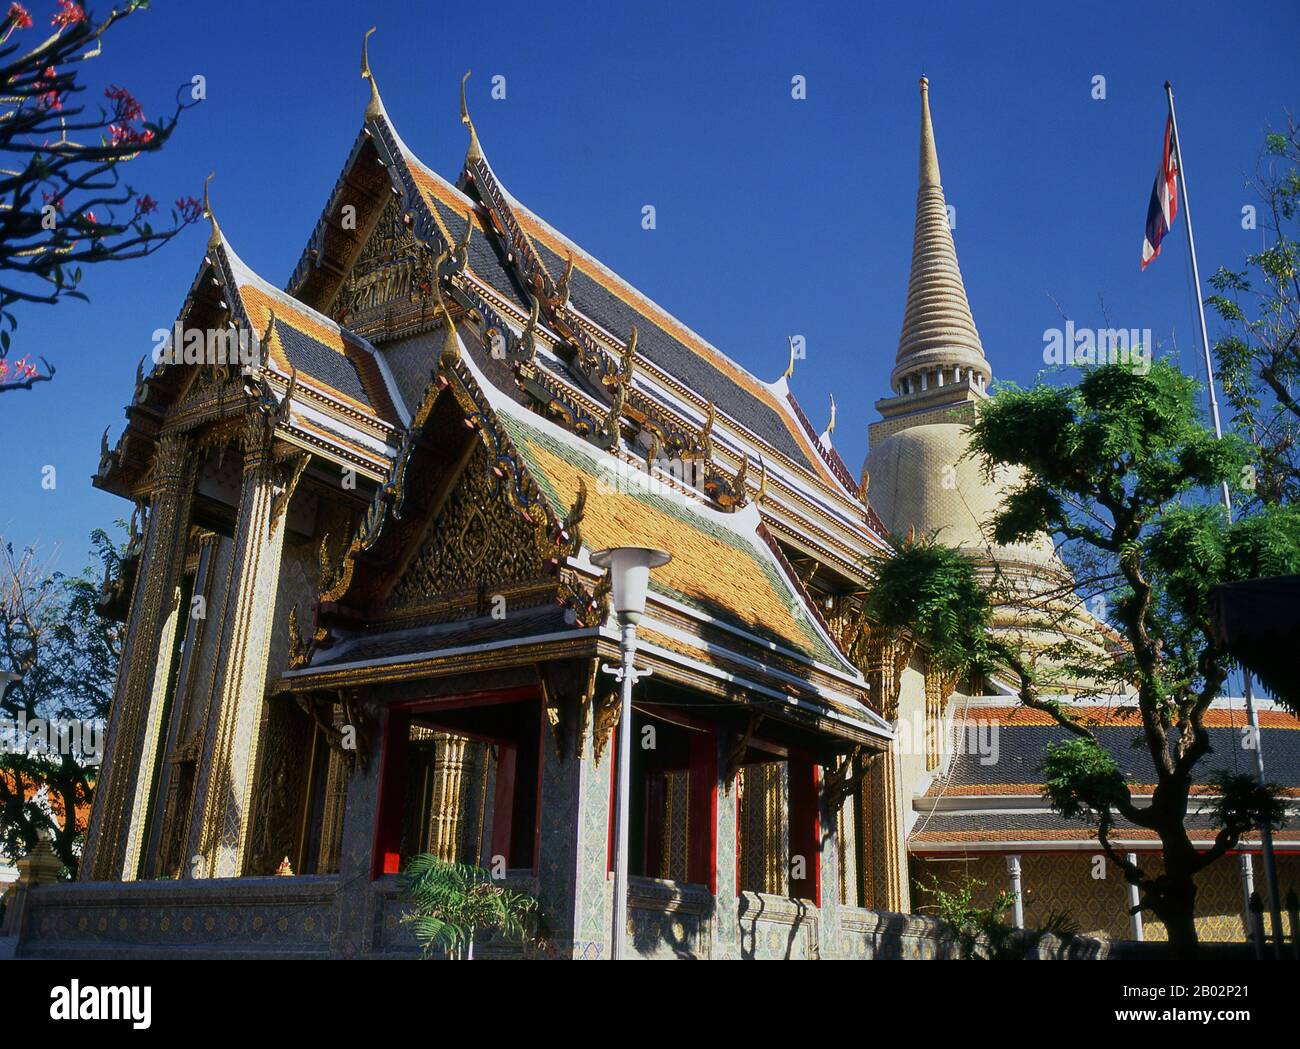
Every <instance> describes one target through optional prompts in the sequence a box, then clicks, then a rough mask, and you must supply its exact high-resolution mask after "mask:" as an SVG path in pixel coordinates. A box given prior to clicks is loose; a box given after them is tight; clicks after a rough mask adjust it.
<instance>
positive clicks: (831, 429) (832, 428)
mask: <svg viewBox="0 0 1300 1049" xmlns="http://www.w3.org/2000/svg"><path fill="white" fill-rule="evenodd" d="M834 432H835V394H831V421H830V422H828V423H827V424H826V436H827V437H829V436H830V435H831V434H833V433H834Z"/></svg>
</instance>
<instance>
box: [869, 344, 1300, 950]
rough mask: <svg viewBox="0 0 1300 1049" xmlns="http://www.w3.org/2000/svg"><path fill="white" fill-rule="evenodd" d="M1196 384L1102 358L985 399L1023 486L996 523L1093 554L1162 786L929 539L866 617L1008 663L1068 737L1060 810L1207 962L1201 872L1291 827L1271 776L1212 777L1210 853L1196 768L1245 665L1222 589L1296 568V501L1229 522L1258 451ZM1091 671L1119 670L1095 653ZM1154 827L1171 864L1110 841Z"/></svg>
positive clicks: (888, 579) (1054, 788) (989, 429)
mask: <svg viewBox="0 0 1300 1049" xmlns="http://www.w3.org/2000/svg"><path fill="white" fill-rule="evenodd" d="M1196 391H1197V384H1196V383H1195V382H1194V381H1193V380H1192V379H1190V378H1188V377H1187V376H1185V375H1183V374H1182V373H1181V372H1180V371H1179V370H1178V369H1177V368H1176V367H1174V365H1172V364H1171V363H1168V362H1166V361H1159V362H1156V363H1155V364H1154V365H1153V366H1152V367H1151V370H1150V372H1149V373H1148V374H1146V375H1137V374H1134V373H1133V372H1132V371H1131V370H1130V369H1129V368H1128V367H1126V366H1125V365H1122V364H1114V365H1103V366H1099V367H1097V368H1094V369H1091V370H1089V371H1087V372H1086V373H1085V374H1084V377H1083V378H1082V380H1081V381H1080V382H1079V383H1078V384H1076V385H1073V386H1063V387H1056V386H1048V385H1045V384H1039V385H1037V386H1034V387H1033V388H1031V389H1020V388H1018V387H1015V386H1005V387H1003V388H1001V389H1000V390H999V391H998V393H997V395H996V396H995V397H994V398H993V399H992V400H991V401H989V402H987V403H986V404H985V405H983V406H982V407H981V410H980V414H979V417H978V420H977V422H976V423H975V425H974V427H973V429H972V435H971V454H974V455H978V456H979V457H980V458H981V460H982V462H983V464H984V467H985V469H986V471H987V472H988V476H989V477H990V478H991V477H992V475H993V471H994V470H995V469H997V468H998V467H1006V466H1011V467H1016V468H1018V469H1019V470H1020V471H1021V473H1020V477H1021V480H1020V481H1019V483H1018V484H1017V485H1016V486H1015V487H1014V488H1013V489H1012V490H1011V492H1010V493H1009V494H1008V496H1007V498H1006V500H1005V501H1004V503H1003V505H1002V507H1001V510H1000V512H999V514H998V516H997V518H996V520H995V521H994V522H993V523H992V532H993V539H994V541H995V542H997V543H999V544H1010V543H1014V542H1017V541H1021V542H1023V541H1028V540H1031V539H1032V538H1033V537H1034V536H1035V535H1037V534H1041V533H1047V534H1051V535H1055V536H1056V537H1057V538H1058V543H1059V548H1060V549H1062V550H1063V551H1066V552H1068V551H1069V550H1071V549H1081V550H1082V552H1083V555H1084V557H1083V560H1084V561H1086V562H1087V563H1088V564H1089V566H1090V571H1091V573H1092V579H1093V583H1094V586H1095V587H1096V589H1097V591H1098V592H1099V593H1101V594H1103V595H1104V596H1105V597H1106V598H1107V601H1108V606H1109V608H1110V609H1111V610H1112V612H1111V616H1110V618H1111V626H1113V627H1114V628H1116V629H1117V630H1118V631H1119V632H1120V634H1121V635H1122V637H1123V641H1124V644H1123V646H1122V647H1121V649H1120V650H1119V651H1118V652H1115V653H1114V654H1113V655H1111V656H1108V657H1106V662H1107V663H1110V662H1113V664H1114V667H1117V668H1118V669H1119V670H1120V672H1121V673H1122V676H1123V677H1124V678H1126V679H1127V680H1128V681H1129V682H1130V684H1131V687H1132V689H1133V690H1134V692H1135V704H1136V710H1135V711H1134V713H1135V716H1136V723H1135V729H1136V730H1137V731H1138V734H1139V739H1138V741H1137V742H1136V743H1135V745H1138V746H1141V747H1143V748H1144V749H1145V750H1146V751H1147V752H1148V753H1149V754H1150V756H1151V760H1152V764H1153V765H1154V768H1155V776H1156V783H1155V787H1154V791H1153V794H1152V798H1151V801H1150V803H1149V804H1146V805H1141V804H1139V803H1138V802H1137V801H1136V800H1135V798H1134V796H1133V794H1132V790H1131V787H1132V785H1131V784H1130V783H1129V782H1128V781H1127V780H1126V778H1125V777H1124V775H1123V774H1122V772H1121V771H1120V768H1119V765H1118V763H1117V762H1116V760H1115V757H1114V756H1113V755H1112V754H1110V753H1109V752H1108V751H1107V750H1106V749H1105V747H1104V745H1103V744H1102V743H1101V742H1100V741H1099V739H1098V738H1097V736H1096V734H1095V733H1094V732H1093V731H1092V729H1091V728H1090V727H1089V726H1088V725H1087V724H1086V723H1085V722H1084V721H1083V720H1082V719H1081V718H1079V717H1078V716H1077V710H1076V708H1072V707H1070V706H1069V705H1067V704H1062V703H1060V702H1058V701H1055V700H1053V699H1052V698H1051V697H1050V696H1047V695H1044V694H1043V693H1042V691H1041V690H1040V684H1039V681H1038V677H1037V674H1036V671H1035V667H1034V664H1033V661H1032V659H1031V658H1030V654H1029V653H1028V652H1027V651H1026V650H1025V649H1024V648H1023V647H1021V646H1019V645H1018V644H1017V642H1015V641H1014V640H1013V639H1009V638H1008V637H1007V636H1006V635H1005V634H999V635H993V634H991V633H990V632H989V631H988V629H987V627H988V624H989V622H990V620H991V613H990V602H991V601H992V599H993V594H992V588H991V587H990V588H987V589H983V590H981V588H980V586H979V585H978V584H977V583H976V581H975V576H974V570H973V568H971V567H970V565H969V562H967V561H965V559H964V558H963V557H962V556H961V555H960V554H959V553H958V552H957V551H955V550H948V549H946V548H943V547H940V546H939V545H938V544H937V543H935V542H933V540H929V539H922V540H921V541H918V542H913V543H910V544H906V543H905V544H902V545H901V547H900V549H899V551H898V553H897V555H896V556H895V557H893V558H884V559H882V560H881V561H880V562H879V563H878V565H877V573H878V575H877V579H876V582H875V584H874V586H873V588H872V589H871V590H870V591H869V592H868V594H867V598H866V601H867V612H868V614H869V615H870V616H871V617H872V618H873V619H876V620H877V621H880V622H882V623H884V624H886V625H887V626H900V625H901V626H905V627H907V628H908V629H911V630H912V631H913V632H914V633H915V634H916V635H917V637H918V640H920V641H921V642H923V643H926V644H928V645H929V646H931V648H932V650H933V651H935V652H936V653H937V654H938V658H939V659H940V661H941V662H945V663H947V664H948V665H949V666H950V667H952V668H953V669H959V670H963V671H967V672H972V673H981V674H986V673H995V672H1001V673H1003V674H1007V675H1009V676H1010V677H1011V679H1012V680H1013V681H1014V682H1015V683H1016V687H1017V691H1018V695H1019V699H1020V701H1021V702H1022V703H1024V704H1025V705H1026V706H1029V707H1032V708H1034V709H1036V710H1040V711H1043V712H1045V713H1047V714H1049V715H1050V716H1051V717H1052V718H1053V719H1054V720H1055V721H1056V722H1057V724H1058V725H1060V726H1061V727H1062V728H1063V729H1065V731H1066V732H1067V733H1068V734H1069V738H1068V740H1067V741H1065V742H1062V743H1059V744H1056V745H1054V746H1052V747H1050V748H1049V750H1048V752H1047V755H1046V759H1045V762H1044V768H1043V771H1044V775H1045V780H1044V782H1045V785H1046V790H1045V794H1046V797H1047V799H1048V800H1049V801H1050V803H1051V805H1052V807H1053V809H1054V810H1056V811H1057V812H1059V813H1061V814H1062V815H1064V816H1066V817H1069V818H1080V819H1084V820H1087V821H1089V822H1090V823H1092V824H1094V825H1095V826H1096V828H1097V834H1098V839H1099V841H1100V843H1101V846H1102V848H1103V850H1104V851H1105V852H1106V854H1107V855H1108V856H1109V857H1110V859H1111V860H1112V862H1114V863H1115V864H1116V865H1117V866H1119V867H1120V868H1121V869H1122V870H1123V871H1124V875H1125V877H1126V879H1127V880H1128V881H1129V882H1130V883H1132V884H1134V885H1136V886H1137V887H1138V889H1139V891H1140V901H1141V902H1140V906H1141V907H1142V908H1144V909H1146V910H1150V911H1152V912H1153V913H1154V914H1155V915H1156V916H1157V917H1158V918H1159V919H1160V920H1161V921H1162V922H1164V924H1165V927H1166V929H1167V930H1168V933H1169V940H1170V944H1171V947H1172V948H1173V949H1174V951H1175V952H1177V953H1178V954H1179V955H1180V956H1183V957H1190V956H1194V955H1195V953H1196V950H1197V936H1196V927H1195V922H1194V916H1195V904H1196V877H1197V875H1198V874H1199V873H1200V872H1201V871H1203V870H1205V868H1206V867H1208V866H1209V865H1210V864H1212V863H1214V862H1215V861H1217V860H1218V859H1220V858H1221V857H1222V856H1224V855H1225V854H1227V853H1228V852H1230V851H1231V850H1232V849H1234V848H1235V847H1236V845H1237V843H1238V841H1239V840H1240V838H1241V836H1242V835H1243V834H1244V833H1246V832H1247V831H1249V830H1252V829H1256V828H1258V827H1260V826H1262V825H1264V824H1265V823H1268V824H1270V825H1271V826H1274V827H1278V826H1281V825H1282V823H1283V822H1284V811H1285V810H1284V806H1283V805H1282V803H1281V802H1280V801H1279V799H1278V797H1277V791H1276V789H1274V788H1260V787H1259V786H1258V785H1257V784H1256V783H1255V782H1254V780H1253V779H1252V778H1251V777H1249V776H1245V775H1234V774H1231V773H1228V772H1226V771H1223V772H1217V773H1215V775H1214V776H1213V781H1214V783H1215V784H1216V787H1217V790H1216V796H1215V800H1214V801H1213V803H1212V804H1211V806H1210V808H1209V815H1210V816H1211V817H1212V818H1213V819H1214V821H1215V826H1216V827H1217V832H1216V836H1215V839H1214V842H1213V844H1212V845H1211V846H1210V847H1209V848H1208V849H1207V850H1206V851H1204V852H1198V851H1197V849H1196V848H1195V847H1194V846H1193V844H1192V841H1191V839H1190V837H1189V836H1188V833H1187V829H1186V825H1185V824H1186V819H1187V812H1188V805H1189V801H1190V798H1191V791H1192V786H1193V783H1194V780H1195V777H1196V770H1197V767H1198V765H1199V764H1200V763H1201V762H1202V760H1203V759H1205V758H1206V757H1207V755H1209V754H1210V753H1211V746H1210V736H1209V734H1208V732H1207V731H1206V728H1205V724H1204V720H1205V713H1206V711H1207V710H1208V709H1209V706H1210V704H1211V702H1212V701H1213V700H1214V698H1215V697H1216V696H1217V695H1219V693H1220V691H1221V690H1222V688H1223V684H1224V682H1225V680H1226V679H1227V676H1228V673H1229V670H1230V669H1231V666H1230V660H1229V657H1228V656H1227V654H1226V652H1225V651H1224V650H1223V649H1222V647H1221V646H1220V645H1219V643H1218V642H1217V641H1216V640H1215V638H1214V634H1213V631H1212V629H1211V622H1210V615H1209V604H1208V595H1209V590H1210V588H1211V587H1213V586H1215V585H1217V584H1219V583H1226V582H1233V581H1236V580H1241V579H1251V578H1257V577H1260V576H1268V575H1278V574H1285V573H1289V572H1296V571H1300V510H1296V509H1295V508H1292V507H1286V506H1268V507H1264V508H1262V509H1261V510H1260V511H1259V512H1258V513H1256V514H1254V515H1252V516H1250V517H1246V518H1239V519H1237V520H1236V521H1233V522H1231V523H1229V521H1228V520H1227V517H1226V515H1225V513H1224V512H1223V510H1222V509H1221V508H1220V507H1218V506H1216V505H1213V504H1211V503H1207V502H1205V501H1204V500H1206V499H1211V498H1213V493H1214V492H1215V490H1216V489H1217V488H1218V486H1219V485H1220V483H1221V482H1224V481H1226V482H1227V483H1228V484H1229V485H1230V486H1233V487H1235V486H1237V485H1238V483H1239V481H1240V480H1241V478H1242V477H1243V473H1242V467H1243V466H1244V465H1245V464H1246V463H1247V462H1248V461H1249V449H1248V448H1247V447H1246V445H1245V442H1243V441H1242V440H1241V439H1240V438H1239V437H1237V436H1235V435H1228V436H1226V437H1224V438H1223V439H1221V440H1220V439H1216V438H1215V437H1214V435H1213V434H1212V433H1210V432H1209V431H1208V430H1207V429H1206V428H1205V427H1204V426H1203V425H1202V424H1201V422H1200V420H1199V418H1198V412H1197V405H1196ZM1094 661H1095V662H1097V664H1098V665H1096V666H1095V671H1096V673H1097V675H1098V676H1100V677H1105V676H1107V675H1109V674H1111V673H1112V672H1113V668H1112V666H1109V665H1105V664H1103V663H1102V662H1101V660H1100V659H1099V658H1098V657H1096V656H1094ZM1120 818H1122V819H1124V820H1126V821H1128V822H1129V823H1132V824H1134V825H1136V826H1138V827H1142V828H1146V829H1148V830H1151V831H1153V832H1155V834H1156V835H1157V837H1158V838H1159V840H1160V843H1161V850H1162V853H1163V860H1164V871H1163V872H1162V873H1160V874H1158V875H1157V874H1155V873H1153V872H1151V871H1143V870H1142V869H1141V867H1139V866H1138V865H1137V864H1134V863H1131V862H1130V861H1129V860H1128V858H1127V856H1126V855H1125V854H1124V853H1123V852H1120V851H1117V850H1116V849H1115V848H1114V847H1113V846H1112V844H1111V841H1110V838H1111V833H1112V831H1113V830H1114V828H1115V826H1116V821H1117V820H1118V819H1120Z"/></svg>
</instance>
